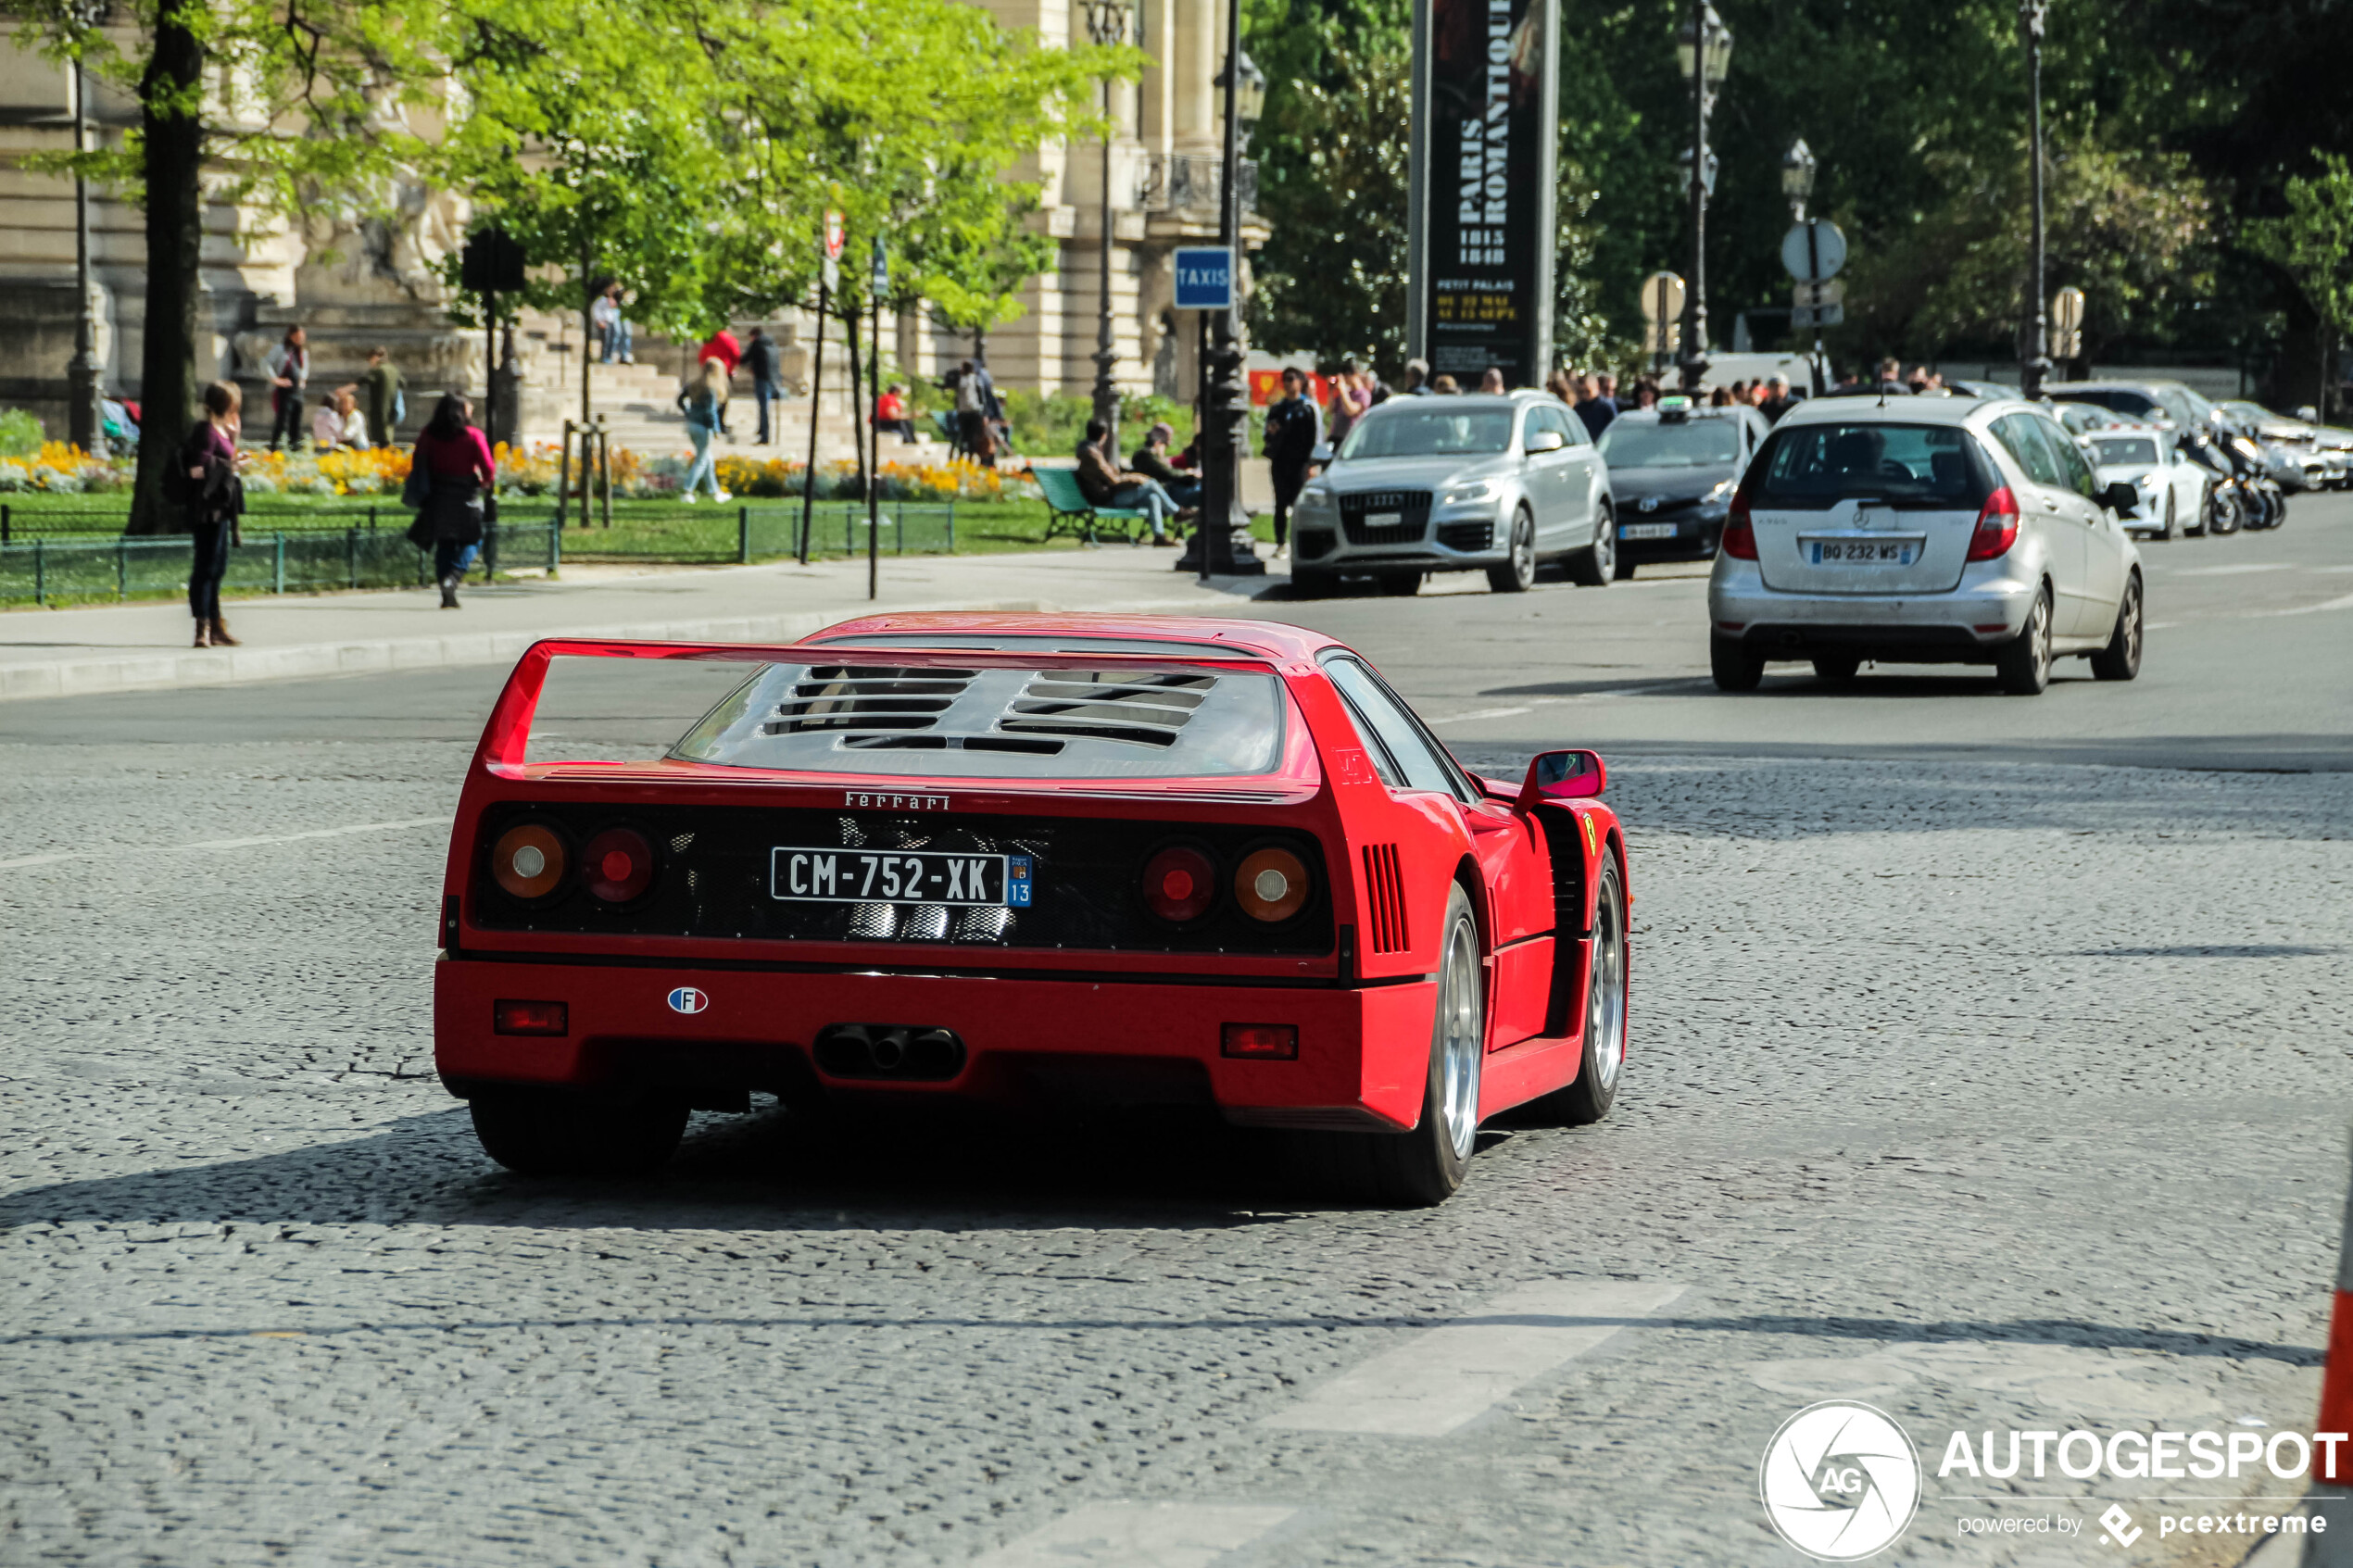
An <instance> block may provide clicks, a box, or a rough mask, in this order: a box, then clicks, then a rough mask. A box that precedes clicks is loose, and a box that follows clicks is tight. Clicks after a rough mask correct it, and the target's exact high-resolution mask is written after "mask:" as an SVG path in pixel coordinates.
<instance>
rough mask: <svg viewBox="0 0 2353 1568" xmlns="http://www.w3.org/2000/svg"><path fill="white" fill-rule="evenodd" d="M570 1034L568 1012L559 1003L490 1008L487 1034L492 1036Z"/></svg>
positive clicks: (505, 1004)
mask: <svg viewBox="0 0 2353 1568" xmlns="http://www.w3.org/2000/svg"><path fill="white" fill-rule="evenodd" d="M571 1030H572V1010H571V1008H569V1007H567V1006H566V1005H565V1004H563V1003H562V1002H510V1001H499V1002H493V1003H491V1004H490V1031H491V1033H492V1034H494V1035H565V1034H569V1033H571Z"/></svg>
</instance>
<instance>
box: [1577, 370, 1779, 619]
mask: <svg viewBox="0 0 2353 1568" xmlns="http://www.w3.org/2000/svg"><path fill="white" fill-rule="evenodd" d="M1771 428H1772V427H1771V426H1769V425H1768V424H1767V423H1766V422H1765V416H1764V415H1762V414H1760V413H1758V412H1757V411H1756V410H1755V409H1754V408H1747V407H1744V406H1737V405H1736V406H1734V407H1732V408H1641V409H1635V410H1632V411H1630V412H1628V413H1623V414H1620V415H1618V416H1617V418H1616V419H1615V420H1611V421H1610V422H1609V427H1608V428H1607V429H1606V430H1604V431H1603V432H1602V435H1601V450H1602V456H1603V457H1604V458H1606V459H1607V460H1608V462H1609V483H1610V494H1611V495H1612V496H1613V498H1615V499H1616V501H1617V575H1618V576H1620V577H1631V576H1633V575H1634V569H1635V568H1636V567H1637V566H1639V565H1641V564H1642V562H1643V561H1646V560H1648V561H1660V560H1707V559H1709V558H1712V557H1713V556H1714V555H1715V554H1716V541H1717V539H1718V536H1719V535H1720V534H1721V533H1723V532H1724V514H1725V512H1726V511H1727V510H1728V509H1729V508H1730V506H1731V504H1732V490H1733V487H1734V486H1735V485H1737V484H1739V483H1740V478H1741V475H1742V474H1743V473H1744V472H1746V471H1747V469H1748V460H1749V458H1753V457H1755V455H1756V448H1757V445H1759V444H1760V443H1761V442H1763V441H1764V439H1765V437H1766V435H1767V434H1768V433H1769V432H1770V430H1771Z"/></svg>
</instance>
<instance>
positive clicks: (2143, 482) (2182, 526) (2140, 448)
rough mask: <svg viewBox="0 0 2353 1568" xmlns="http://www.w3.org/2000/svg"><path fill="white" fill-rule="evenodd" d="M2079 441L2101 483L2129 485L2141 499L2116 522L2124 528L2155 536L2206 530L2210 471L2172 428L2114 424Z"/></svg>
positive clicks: (2162, 537) (2169, 537) (2212, 476)
mask: <svg viewBox="0 0 2353 1568" xmlns="http://www.w3.org/2000/svg"><path fill="white" fill-rule="evenodd" d="M2078 440H2079V442H2080V444H2081V445H2082V446H2083V447H2084V448H2086V452H2087V455H2088V456H2089V457H2090V458H2091V459H2092V471H2093V473H2095V475H2097V476H2098V478H2099V482H2100V483H2101V484H2103V485H2109V484H2129V485H2131V486H2132V487H2133V493H2134V494H2135V495H2137V496H2138V497H2139V498H2138V499H2137V500H2135V501H2134V502H2133V509H2132V511H2130V512H2129V513H2127V514H2126V515H2125V516H2124V517H2123V518H2121V519H2120V521H2121V522H2122V523H2123V525H2124V527H2125V529H2126V530H2127V531H2128V532H2130V533H2134V534H2148V535H2150V536H2152V537H2155V538H2158V539H2174V538H2179V537H2180V536H2181V535H2182V534H2183V533H2184V532H2187V533H2205V532H2206V493H2207V490H2208V486H2210V485H2211V484H2212V483H2214V475H2213V474H2212V473H2211V472H2210V471H2208V469H2207V468H2206V467H2205V465H2203V464H2201V463H2196V462H2192V461H2191V460H2190V458H2188V456H2187V455H2186V454H2184V453H2183V451H2182V449H2181V446H2180V445H2179V444H2178V443H2177V442H2176V441H2175V440H2174V438H2173V433H2172V432H2171V431H2170V430H2161V429H2159V428H2158V426H2156V425H2128V424H2116V425H2111V426H2109V427H2108V428H2107V429H2105V430H2095V431H2094V432H2092V433H2090V434H2088V435H2084V436H2081V437H2079V438H2078Z"/></svg>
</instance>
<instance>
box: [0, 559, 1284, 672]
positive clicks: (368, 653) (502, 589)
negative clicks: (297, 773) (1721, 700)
mask: <svg viewBox="0 0 2353 1568" xmlns="http://www.w3.org/2000/svg"><path fill="white" fill-rule="evenodd" d="M1176 554H1177V552H1176V551H1175V550H1166V549H1151V548H1145V549H1134V548H1129V547H1126V546H1112V547H1106V548H1103V549H1099V550H1056V551H1051V552H1041V553H1038V554H1028V555H989V556H900V557H885V558H883V561H882V573H881V575H882V583H881V589H882V591H881V595H880V596H879V597H878V598H876V599H875V600H872V601H869V600H868V599H867V597H866V563H865V562H864V561H863V560H850V561H824V562H814V563H812V564H811V565H809V566H806V567H802V566H799V565H796V564H793V563H791V562H783V563H778V564H773V565H766V566H743V567H724V568H689V569H669V570H664V569H661V568H645V569H630V568H611V567H574V568H567V569H566V570H565V573H564V575H563V576H562V578H561V579H560V580H559V581H556V582H535V581H531V580H528V579H526V580H523V581H521V582H514V583H501V584H499V585H497V586H495V587H484V588H469V589H467V590H466V591H465V593H464V595H463V598H464V601H465V603H464V608H461V609H454V610H445V609H443V608H440V596H439V593H438V591H437V590H435V589H432V588H419V589H401V590H398V591H395V592H390V593H369V594H332V595H322V596H315V597H314V596H291V595H290V596H285V597H283V598H253V599H239V600H236V601H234V602H233V603H232V604H230V605H229V606H228V607H227V608H228V615H229V627H230V630H231V631H233V633H236V635H237V636H238V637H239V638H240V639H241V640H242V642H243V645H244V646H240V647H234V648H207V649H198V648H192V647H190V646H188V644H189V639H190V635H191V633H192V631H193V629H194V623H193V622H192V621H190V620H189V619H188V611H187V607H186V606H185V605H182V604H181V603H178V602H177V601H170V602H164V603H144V604H133V605H121V606H104V607H98V608H86V609H60V610H26V611H19V612H15V613H10V614H6V615H0V701H6V700H9V699H15V698H23V697H54V696H81V695H85V694H90V693H97V692H114V691H133V690H153V689H156V688H158V687H170V686H216V685H227V684H233V683H239V682H245V681H283V680H293V679H302V678H316V677H319V676H322V675H356V674H364V673H369V672H371V671H386V670H422V669H431V668H434V667H437V666H448V665H460V664H505V663H508V662H510V661H511V660H512V659H515V658H516V657H517V656H519V655H520V654H521V653H522V650H523V649H524V648H526V647H528V646H531V644H532V643H534V642H535V641H536V640H538V639H539V638H542V637H550V636H565V635H594V636H608V637H645V638H655V639H661V640H668V641H681V642H789V641H791V640H793V639H794V638H797V637H801V636H806V635H807V634H808V633H812V632H814V631H817V630H818V629H820V628H822V627H824V626H829V625H831V624H833V623H834V622H835V621H846V620H848V619H849V618H850V617H852V616H856V615H864V614H868V613H871V612H875V611H882V610H918V609H970V610H1048V611H1051V610H1074V611H1114V610H1127V611H1160V612H1173V613H1177V614H1187V615H1215V614H1219V613H1223V612H1227V611H1228V610H1230V609H1231V608H1232V607H1234V606H1236V605H1238V604H1239V603H1243V602H1246V601H1247V600H1248V599H1250V598H1252V597H1253V596H1256V595H1258V594H1260V593H1263V592H1264V591H1265V589H1266V588H1267V586H1268V585H1269V584H1270V583H1283V582H1285V581H1287V579H1285V578H1284V577H1283V576H1282V574H1281V573H1280V572H1279V571H1277V572H1276V573H1274V574H1271V575H1269V576H1266V577H1240V578H1224V579H1220V580H1218V581H1217V583H1215V585H1214V586H1211V587H1206V588H1205V587H1202V586H1201V585H1200V581H1199V579H1197V578H1193V577H1189V576H1186V575H1182V574H1180V573H1178V572H1177V571H1176V570H1175V563H1176Z"/></svg>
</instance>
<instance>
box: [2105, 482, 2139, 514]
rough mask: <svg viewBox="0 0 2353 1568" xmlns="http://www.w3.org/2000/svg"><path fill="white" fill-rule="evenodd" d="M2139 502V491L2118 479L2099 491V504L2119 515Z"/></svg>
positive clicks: (2128, 511)
mask: <svg viewBox="0 0 2353 1568" xmlns="http://www.w3.org/2000/svg"><path fill="white" fill-rule="evenodd" d="M2140 504H2141V493H2140V492H2139V491H2138V490H2135V489H2134V488H2133V486H2132V485H2130V484H2127V483H2124V481H2122V480H2118V481H2117V482H2116V483H2113V484H2111V485H2109V486H2108V488H2107V489H2106V490H2104V491H2102V492H2101V493H2100V505H2102V506H2104V507H2106V508H2108V510H2109V511H2112V512H2114V513H2115V514H2116V515H2117V516H2119V517H2123V516H2126V515H2127V514H2129V513H2130V512H2131V511H2132V509H2133V508H2134V507H2137V506H2139V505H2140Z"/></svg>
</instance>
